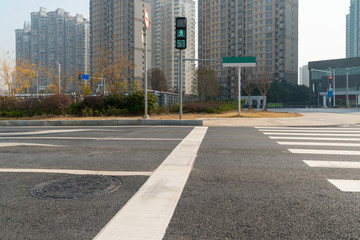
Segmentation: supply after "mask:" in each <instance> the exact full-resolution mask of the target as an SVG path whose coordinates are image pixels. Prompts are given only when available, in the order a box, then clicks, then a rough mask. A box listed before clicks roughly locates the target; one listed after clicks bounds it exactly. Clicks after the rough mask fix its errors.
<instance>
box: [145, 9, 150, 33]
mask: <svg viewBox="0 0 360 240" xmlns="http://www.w3.org/2000/svg"><path fill="white" fill-rule="evenodd" d="M145 28H146V30H148V29H149V13H148V10H147V9H145Z"/></svg>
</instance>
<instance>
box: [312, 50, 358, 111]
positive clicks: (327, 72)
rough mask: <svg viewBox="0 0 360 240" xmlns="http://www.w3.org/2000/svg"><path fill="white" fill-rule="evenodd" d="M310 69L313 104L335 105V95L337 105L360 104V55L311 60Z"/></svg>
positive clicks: (352, 105)
mask: <svg viewBox="0 0 360 240" xmlns="http://www.w3.org/2000/svg"><path fill="white" fill-rule="evenodd" d="M308 69H309V81H310V101H311V104H312V105H315V106H334V97H335V106H349V107H355V106H358V105H359V104H360V101H359V97H358V96H359V93H360V92H359V87H360V57H355V58H342V59H331V60H324V61H316V62H309V68H308ZM329 76H331V77H332V79H331V80H329ZM329 91H331V92H332V94H330V96H331V95H332V96H333V97H329ZM356 99H357V100H358V101H356Z"/></svg>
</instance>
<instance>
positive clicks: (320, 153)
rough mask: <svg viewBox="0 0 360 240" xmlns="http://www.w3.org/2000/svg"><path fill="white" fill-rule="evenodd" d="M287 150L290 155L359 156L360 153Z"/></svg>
mask: <svg viewBox="0 0 360 240" xmlns="http://www.w3.org/2000/svg"><path fill="white" fill-rule="evenodd" d="M288 150H289V151H290V152H292V153H299V154H318V155H350V156H355V155H356V156H360V151H343V150H321V149H288Z"/></svg>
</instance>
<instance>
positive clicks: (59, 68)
mask: <svg viewBox="0 0 360 240" xmlns="http://www.w3.org/2000/svg"><path fill="white" fill-rule="evenodd" d="M54 61H55V60H54ZM55 62H56V64H57V65H58V67H59V95H60V94H61V90H60V89H61V88H60V72H61V65H60V63H58V62H57V61H55Z"/></svg>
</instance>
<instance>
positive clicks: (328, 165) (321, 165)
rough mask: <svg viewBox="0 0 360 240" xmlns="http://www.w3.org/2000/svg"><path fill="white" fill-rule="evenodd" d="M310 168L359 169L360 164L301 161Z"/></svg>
mask: <svg viewBox="0 0 360 240" xmlns="http://www.w3.org/2000/svg"><path fill="white" fill-rule="evenodd" d="M303 161H304V163H306V164H307V165H309V166H310V167H316V168H359V169H360V162H342V161H314V160H303Z"/></svg>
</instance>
